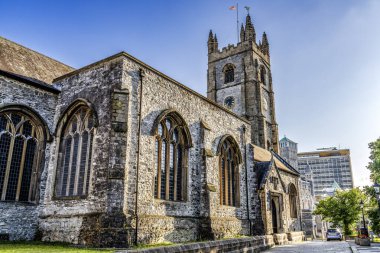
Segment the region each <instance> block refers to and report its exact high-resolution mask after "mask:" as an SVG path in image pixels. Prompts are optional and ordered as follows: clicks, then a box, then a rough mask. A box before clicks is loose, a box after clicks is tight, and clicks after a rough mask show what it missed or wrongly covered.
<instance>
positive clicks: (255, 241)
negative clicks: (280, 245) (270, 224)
mask: <svg viewBox="0 0 380 253" xmlns="http://www.w3.org/2000/svg"><path fill="white" fill-rule="evenodd" d="M268 248H270V245H267V243H266V237H265V236H252V237H246V238H233V239H225V240H217V241H207V242H196V243H188V244H181V245H173V246H164V247H156V248H146V249H129V250H121V251H116V252H117V253H174V252H189V253H190V252H204V253H206V252H232V251H233V252H247V250H257V251H258V252H259V251H261V250H265V249H268ZM251 252H252V251H251ZM255 252H256V251H255Z"/></svg>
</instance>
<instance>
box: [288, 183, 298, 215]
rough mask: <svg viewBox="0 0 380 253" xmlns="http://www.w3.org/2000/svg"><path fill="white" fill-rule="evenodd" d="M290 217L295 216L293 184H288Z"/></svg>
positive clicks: (295, 199)
mask: <svg viewBox="0 0 380 253" xmlns="http://www.w3.org/2000/svg"><path fill="white" fill-rule="evenodd" d="M289 204H290V217H291V218H297V189H296V187H295V185H294V184H292V183H291V184H290V185H289Z"/></svg>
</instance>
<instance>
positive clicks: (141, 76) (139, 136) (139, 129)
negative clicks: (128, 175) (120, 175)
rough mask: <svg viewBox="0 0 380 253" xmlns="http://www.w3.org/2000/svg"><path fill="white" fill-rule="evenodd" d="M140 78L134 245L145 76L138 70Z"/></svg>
mask: <svg viewBox="0 0 380 253" xmlns="http://www.w3.org/2000/svg"><path fill="white" fill-rule="evenodd" d="M139 76H140V89H139V112H138V129H137V148H136V154H137V157H136V159H137V161H136V190H135V194H136V195H135V196H136V199H135V216H136V230H135V245H137V242H138V240H137V235H138V228H139V216H138V204H137V203H138V195H139V168H140V142H141V113H142V110H141V109H142V95H143V77H144V76H145V73H144V70H143V69H139Z"/></svg>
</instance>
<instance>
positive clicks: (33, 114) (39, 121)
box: [0, 104, 52, 142]
mask: <svg viewBox="0 0 380 253" xmlns="http://www.w3.org/2000/svg"><path fill="white" fill-rule="evenodd" d="M9 111H17V112H20V113H22V114H24V115H26V116H28V117H29V118H30V119H32V120H34V123H35V124H36V126H38V127H41V129H42V132H43V134H44V138H45V140H46V141H48V142H50V141H52V134H51V133H50V130H49V127H48V125H47V123H46V121H45V120H44V119H43V118H42V116H41V115H40V114H39V113H38V112H37V111H36V110H34V109H33V108H30V107H28V106H26V105H23V104H4V105H0V112H9Z"/></svg>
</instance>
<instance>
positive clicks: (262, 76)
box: [260, 66, 267, 85]
mask: <svg viewBox="0 0 380 253" xmlns="http://www.w3.org/2000/svg"><path fill="white" fill-rule="evenodd" d="M260 81H261V82H262V83H263V84H264V85H266V84H267V83H266V70H265V67H264V66H261V68H260Z"/></svg>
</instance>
